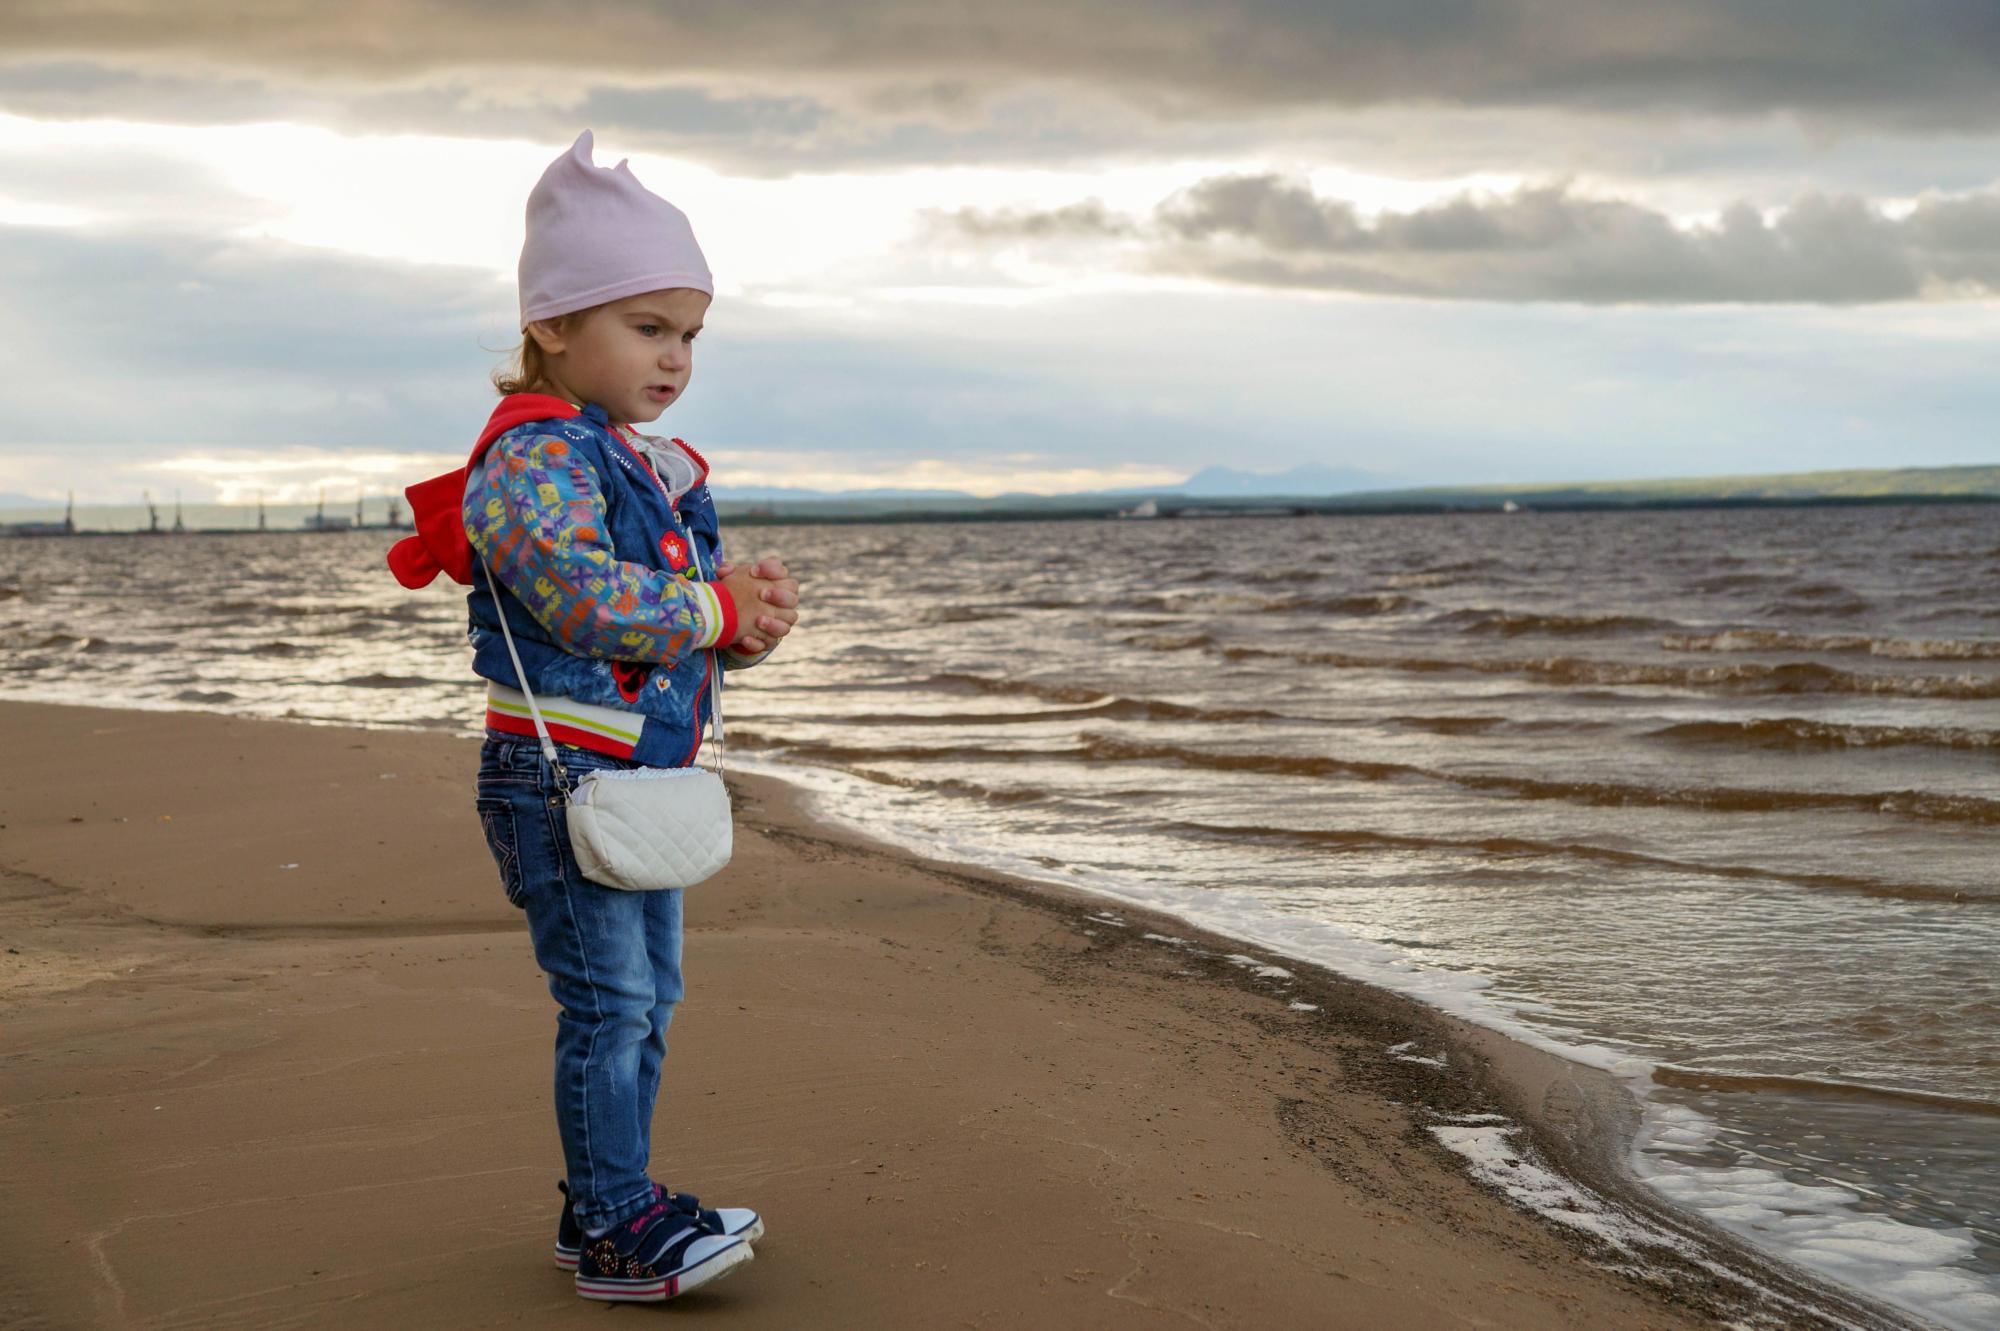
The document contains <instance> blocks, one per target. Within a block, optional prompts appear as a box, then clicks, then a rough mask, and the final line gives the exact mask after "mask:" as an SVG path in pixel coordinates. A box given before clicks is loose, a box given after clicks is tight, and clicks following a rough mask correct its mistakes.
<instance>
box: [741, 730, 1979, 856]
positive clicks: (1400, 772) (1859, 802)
mask: <svg viewBox="0 0 2000 1331" xmlns="http://www.w3.org/2000/svg"><path fill="white" fill-rule="evenodd" d="M738 733H739V737H740V739H741V741H742V742H743V743H745V744H746V745H747V746H748V747H752V748H782V749H785V750H786V751H787V752H789V753H790V754H792V755H793V756H795V757H798V758H800V759H803V760H805V761H807V762H820V763H824V764H826V765H828V766H836V767H843V768H848V767H849V765H851V764H854V763H864V762H911V763H939V762H961V763H963V762H973V763H991V762H1013V761H1018V760H1020V759H1022V758H1035V759H1042V760H1045V761H1054V762H1065V761H1067V762H1086V763H1121V762H1147V763H1167V764H1173V765H1175V766H1180V767H1187V768H1194V769H1197V770H1200V771H1211V772H1235V773H1255V774H1260V775H1265V776H1288V777H1309V778H1320V779H1327V778H1351V779H1355V780H1362V781H1399V780H1402V781H1432V782H1441V783H1444V784H1447V785H1454V786H1457V787H1459V788H1461V789H1465V790H1476V791H1485V792H1492V793H1496V794H1502V795H1510V796H1513V797H1514V798H1517V799H1530V800H1564V801H1568V802H1570V803H1575V804H1587V805H1595V806H1600V807H1612V808H1632V807H1641V808H1681V809H1702V810H1707V811H1710V812H1716V813H1789V812H1811V811H1819V810H1825V811H1845V812H1855V813H1880V814H1892V815H1896V816H1900V817H1905V818H1917V819H1923V820H1926V821H1935V822H1953V823H1971V824H1975V825H1979V826H1992V825H2000V800H1991V799H1982V798H1980V797H1978V796H1974V795H1945V794H1936V793H1933V792H1929V791H1921V790H1899V791H1882V792H1867V791H1857V792H1846V791H1809V790H1771V789H1759V788H1756V787H1743V786H1646V785H1637V784H1630V783H1624V782H1616V781H1560V780H1545V779H1542V778H1539V777H1530V776H1518V775H1512V774H1507V773H1493V772H1454V771H1449V770H1443V769H1439V768H1431V767H1420V766H1417V765H1414V764H1410V763H1392V762H1380V761H1374V760H1369V759H1359V758H1336V757H1330V756H1324V755H1294V754H1272V753H1231V752H1227V751H1217V750H1212V749H1195V748H1189V747H1187V746H1185V745H1180V744H1163V743H1149V742H1145V741H1139V740H1131V739H1125V738H1121V737H1119V736H1114V735H1107V734H1103V733H1099V732H1086V733H1084V734H1083V735H1080V736H1079V737H1078V739H1077V742H1076V743H1075V744H1074V745H1071V746H1067V747H1060V748H1047V749H1034V750H1030V751H1026V752H1023V751H1020V750H1007V749H990V748H984V747H981V746H979V745H965V744H956V745H950V744H948V745H873V746H861V745H853V746H849V745H840V744H830V743H825V742H817V741H804V742H797V741H781V740H778V739H775V738H773V737H769V736H765V735H762V734H758V733H756V732H749V733H744V732H741V731H739V732H738ZM850 770H851V768H850ZM1038 798H1039V796H1038ZM1827 882H1828V885H1832V884H1833V880H1827ZM1858 882H1859V880H1856V884H1849V885H1858ZM1955 895H1956V894H1954V896H1955Z"/></svg>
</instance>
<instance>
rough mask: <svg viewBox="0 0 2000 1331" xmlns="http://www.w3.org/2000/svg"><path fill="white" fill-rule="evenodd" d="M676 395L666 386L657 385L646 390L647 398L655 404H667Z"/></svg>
mask: <svg viewBox="0 0 2000 1331" xmlns="http://www.w3.org/2000/svg"><path fill="white" fill-rule="evenodd" d="M673 395H674V390H673V389H672V388H671V387H669V386H666V385H661V384H655V385H653V386H652V387H651V388H648V389H647V390H646V396H647V397H649V398H651V399H653V401H655V402H666V401H668V400H670V399H671V398H672V397H673Z"/></svg>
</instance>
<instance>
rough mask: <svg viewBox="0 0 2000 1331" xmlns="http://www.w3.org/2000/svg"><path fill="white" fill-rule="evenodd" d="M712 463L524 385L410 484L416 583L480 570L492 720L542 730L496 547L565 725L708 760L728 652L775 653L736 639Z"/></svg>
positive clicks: (538, 669) (476, 601)
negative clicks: (458, 466)
mask: <svg viewBox="0 0 2000 1331" xmlns="http://www.w3.org/2000/svg"><path fill="white" fill-rule="evenodd" d="M649 456H650V457H652V458H654V459H656V460H657V465H658V468H659V469H658V470H657V471H656V470H655V467H654V466H649V465H648V462H647V458H648V457H649ZM707 479H708V464H707V462H706V461H705V460H704V459H703V458H702V457H701V455H700V454H698V453H696V452H695V451H694V450H693V449H692V448H689V447H688V446H687V445H686V444H684V443H682V442H681V441H680V440H678V439H676V440H672V441H666V440H657V439H651V438H648V437H646V436H642V435H638V434H636V432H632V431H630V430H628V429H625V428H624V427H614V426H612V425H611V424H610V422H609V421H608V420H607V419H606V417H605V413H604V410H603V409H602V408H601V407H598V406H595V405H592V406H589V407H586V408H583V409H582V410H581V411H579V410H578V409H577V408H576V407H574V406H572V405H570V404H569V403H567V402H564V401H562V400H561V399H559V398H550V397H543V396H541V395H535V394H517V395H515V396H513V397H510V398H507V399H505V400H503V401H502V402H501V403H500V405H499V406H498V407H496V408H495V409H494V412H493V417H492V419H491V420H490V421H489V422H488V425H487V429H486V432H485V433H484V434H482V436H481V438H480V442H479V444H478V445H477V446H476V447H475V448H474V449H473V454H472V459H471V460H470V461H469V462H468V463H467V465H466V467H465V469H464V471H463V472H460V473H453V474H451V475H448V476H443V477H437V478H435V479H434V480H433V481H429V482H425V483H424V485H423V486H413V487H411V489H410V491H409V492H408V493H409V495H410V498H411V502H412V505H413V507H415V508H416V509H417V511H418V530H419V535H418V536H416V537H412V538H410V539H409V540H408V541H405V542H402V543H400V544H399V546H398V548H397V550H396V551H393V552H392V553H391V556H390V564H391V566H392V567H393V568H394V569H395V571H396V575H397V577H398V578H399V579H401V580H402V581H403V582H404V583H405V584H406V585H411V586H420V585H422V584H423V583H426V582H429V581H430V580H431V578H433V577H435V576H436V573H437V572H439V571H444V572H448V573H450V574H451V575H452V576H453V577H455V578H459V577H460V575H461V573H462V574H464V575H465V576H464V577H463V578H461V580H465V581H469V583H470V590H469V592H468V593H467V597H466V601H467V609H468V613H469V617H470V630H469V632H470V636H471V639H472V645H473V662H472V668H473V670H474V671H475V672H476V673H478V674H479V675H481V676H483V677H484V678H485V679H487V680H489V681H490V682H491V683H490V685H489V693H488V710H487V717H486V720H487V725H488V727H489V728H491V729H494V730H498V731H501V732H503V733H507V734H517V735H533V734H534V725H533V722H532V720H531V719H530V717H529V714H528V709H527V706H526V701H525V699H524V698H522V696H521V694H520V693H519V691H518V680H517V679H516V677H515V674H514V669H513V664H512V662H511V661H510V659H509V658H508V655H507V645H506V641H505V639H504V638H503V637H502V635H501V633H500V621H499V619H498V618H497V615H498V614H499V613H503V611H502V610H501V609H499V608H497V607H496V603H495V600H494V597H493V594H492V592H491V590H490V589H489V588H488V586H487V583H486V577H485V574H484V573H483V572H481V571H480V568H479V562H478V561H479V559H480V558H482V557H483V559H484V560H485V562H486V565H487V567H490V568H491V569H492V572H493V575H494V577H495V578H497V579H498V580H499V583H500V585H501V586H502V587H503V588H505V589H506V591H507V595H505V596H503V597H501V598H500V605H501V606H504V613H505V614H506V616H507V625H508V627H509V628H510V629H511V630H512V631H513V634H514V643H515V647H516V649H517V650H518V651H519V652H520V655H521V664H522V667H523V669H524V670H525V671H526V673H527V675H528V682H529V686H530V687H531V688H532V689H533V690H534V693H535V700H536V702H538V703H539V704H540V705H541V707H542V711H543V715H544V718H545V719H546V720H547V722H548V724H549V729H550V732H551V733H552V734H553V735H554V736H555V738H556V739H557V740H559V741H561V742H563V743H566V744H577V745H581V746H583V747H585V748H590V749H594V750H597V751H599V752H604V753H612V754H616V755H618V756H620V757H629V758H632V759H634V760H635V761H638V762H641V763H645V764H647V765H649V766H658V767H676V766H683V765H685V764H687V763H689V762H691V761H693V759H694V755H695V753H696V751H697V750H698V749H699V747H700V743H701V731H702V727H703V726H704V725H705V724H706V721H707V718H708V715H709V710H710V703H711V699H712V690H713V688H715V687H717V681H718V676H719V674H720V672H721V671H720V668H721V667H730V668H742V667H745V666H749V665H754V664H756V662H758V661H760V660H762V659H763V655H758V656H754V657H753V656H746V655H742V654H740V653H737V652H734V651H731V650H728V649H727V648H726V644H728V643H730V642H732V641H733V640H734V639H735V638H736V636H737V622H736V607H735V605H734V604H733V602H732V601H731V598H730V596H729V594H728V593H727V592H726V591H724V590H723V589H722V588H721V587H720V586H719V585H711V584H710V582H709V579H711V578H712V577H713V576H714V569H715V566H716V564H718V563H719V562H720V561H721V559H722V549H721V538H720V534H719V531H718V528H717V524H716V517H715V506H714V503H713V502H712V500H711V499H710V497H709V493H708V485H707ZM454 481H457V483H458V484H460V485H462V489H461V490H460V491H459V493H460V494H461V496H462V499H461V503H460V504H459V505H458V506H457V507H458V512H457V514H456V515H455V516H456V518H457V522H456V524H455V526H456V530H448V529H447V528H446V526H445V517H446V515H445V514H444V513H443V512H437V511H433V510H440V509H442V508H443V507H444V505H443V504H442V503H441V502H438V501H439V500H441V499H442V497H443V496H444V495H446V494H448V493H449V492H450V490H451V488H452V485H453V482H454ZM426 487H429V488H430V490H431V491H434V492H435V493H429V492H427V491H426ZM715 649H721V650H715ZM766 654H768V653H766ZM718 658H719V659H718Z"/></svg>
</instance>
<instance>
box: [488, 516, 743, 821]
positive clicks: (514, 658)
mask: <svg viewBox="0 0 2000 1331" xmlns="http://www.w3.org/2000/svg"><path fill="white" fill-rule="evenodd" d="M688 549H689V550H690V551H692V550H693V549H694V542H693V541H692V540H690V541H689V542H688ZM479 567H480V569H481V570H482V571H484V572H485V574H486V586H487V589H488V590H489V591H491V592H492V593H493V613H494V614H495V615H497V616H499V619H500V636H501V637H502V638H505V639H506V640H507V659H508V660H509V661H511V662H513V664H514V680H515V682H516V683H518V684H519V685H520V686H521V696H522V697H524V698H526V699H527V700H528V715H529V716H532V717H533V718H534V719H535V737H536V738H537V739H539V740H540V741H541V742H542V757H544V758H546V759H548V761H549V766H551V767H553V768H554V769H555V773H556V789H557V790H559V791H561V792H562V797H563V801H564V802H565V803H567V802H568V800H569V793H570V790H571V782H570V779H569V769H568V768H566V767H564V766H563V760H562V757H561V755H560V754H558V753H557V752H556V742H555V739H554V738H553V737H552V736H551V735H550V734H549V724H548V722H546V721H544V720H543V719H542V708H541V704H540V703H537V702H536V701H535V694H534V690H532V689H530V688H529V687H528V672H527V671H526V670H525V669H523V668H522V666H521V653H520V650H519V649H518V648H516V647H515V646H514V630H512V629H510V628H508V627H507V607H506V606H505V605H503V604H502V603H501V601H500V583H499V581H498V580H497V579H495V578H494V576H493V566H492V565H491V564H488V563H487V562H486V556H485V555H481V556H480V557H479ZM695 567H696V568H699V567H701V560H700V557H699V556H696V558H695ZM703 650H704V651H706V650H708V649H707V648H704V649H703ZM709 668H710V669H712V670H714V671H715V681H714V682H715V694H714V700H713V702H711V703H710V705H709V710H708V715H709V722H710V726H709V729H710V731H711V733H713V734H714V736H715V774H716V775H717V776H721V775H722V772H723V755H722V675H723V670H722V666H721V664H720V663H719V662H713V661H712V662H711V663H710V666H709Z"/></svg>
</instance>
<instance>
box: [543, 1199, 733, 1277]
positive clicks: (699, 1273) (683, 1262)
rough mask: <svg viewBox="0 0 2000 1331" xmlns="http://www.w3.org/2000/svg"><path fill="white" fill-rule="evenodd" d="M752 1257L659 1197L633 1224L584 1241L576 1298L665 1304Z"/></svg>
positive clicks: (696, 1219)
mask: <svg viewBox="0 0 2000 1331" xmlns="http://www.w3.org/2000/svg"><path fill="white" fill-rule="evenodd" d="M751 1256H752V1253H751V1251H750V1244H749V1243H748V1241H746V1240H744V1239H741V1238H738V1237H736V1236H734V1235H730V1234H718V1233H716V1232H715V1231H714V1230H712V1229H710V1228H709V1227H708V1226H707V1225H705V1224H703V1223H702V1221H701V1217H700V1216H699V1215H691V1214H689V1213H688V1212H686V1211H683V1210H681V1209H679V1208H678V1207H676V1206H675V1205H674V1204H673V1203H672V1202H671V1201H669V1200H667V1199H666V1198H665V1197H662V1198H661V1199H660V1200H659V1201H657V1202H654V1203H653V1206H652V1209H650V1210H648V1211H646V1212H644V1213H642V1214H641V1215H640V1216H639V1217H638V1218H637V1219H634V1220H628V1221H626V1222H625V1223H624V1224H621V1225H615V1226H613V1227H612V1229H611V1232H610V1233H608V1234H605V1235H603V1236H602V1237H601V1238H594V1239H593V1238H585V1239H584V1242H583V1250H582V1251H581V1252H580V1253H578V1254H577V1263H576V1292H577V1293H578V1294H580V1295H582V1296H583V1297H584V1298H586V1299H598V1300H601V1301H603V1302H606V1303H663V1302H665V1301H666V1300H668V1299H671V1298H673V1297H674V1296H675V1295H677V1294H685V1293H687V1292H688V1291H689V1290H691V1289H698V1288H700V1287H701V1286H703V1285H706V1284H707V1283H709V1282H710V1281H711V1280H717V1279H720V1278H721V1277H723V1276H725V1275H728V1274H729V1273H730V1272H731V1271H733V1270H735V1269H736V1268H737V1267H739V1266H741V1265H742V1264H743V1263H745V1262H747V1261H749V1260H750V1258H751Z"/></svg>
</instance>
